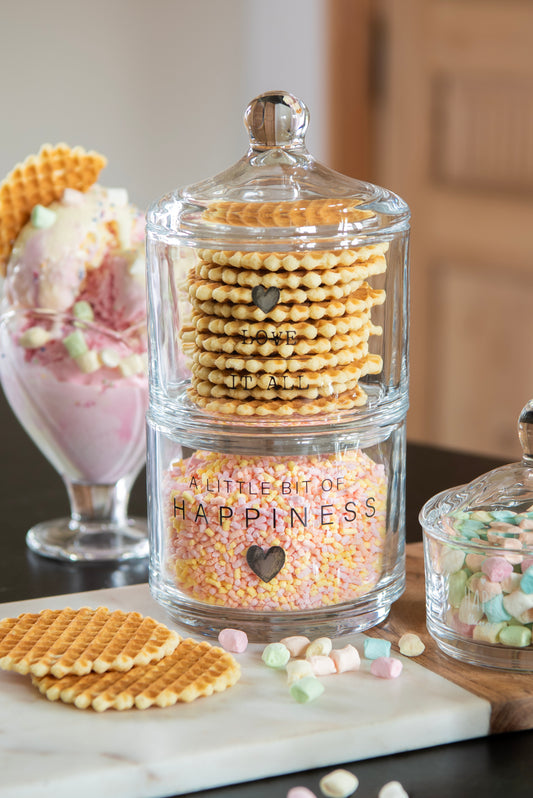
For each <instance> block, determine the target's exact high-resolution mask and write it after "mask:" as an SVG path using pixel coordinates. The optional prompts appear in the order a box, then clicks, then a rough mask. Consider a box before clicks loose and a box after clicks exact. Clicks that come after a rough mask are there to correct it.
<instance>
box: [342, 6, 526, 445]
mask: <svg viewBox="0 0 533 798" xmlns="http://www.w3.org/2000/svg"><path fill="white" fill-rule="evenodd" d="M328 8H329V10H330V15H331V17H330V23H331V24H330V41H331V48H330V50H331V81H332V83H333V87H334V88H333V91H332V97H334V98H335V99H334V107H332V128H331V152H332V159H333V161H334V166H335V167H336V168H338V169H340V170H342V171H346V168H347V169H348V171H349V172H350V173H351V174H353V175H354V176H359V177H363V178H366V179H371V180H373V181H375V182H377V183H381V184H382V185H386V186H387V187H388V188H391V189H392V190H393V191H396V192H397V193H398V194H400V195H401V196H403V197H404V199H406V200H407V202H408V203H409V205H410V206H411V209H412V214H413V220H412V226H413V227H412V254H411V265H412V273H411V410H410V412H409V416H408V435H409V437H410V438H411V439H412V440H418V441H427V442H433V443H437V444H441V445H445V446H450V447H453V448H461V449H468V450H471V451H478V452H484V453H488V454H497V455H502V456H503V457H506V458H509V459H514V458H516V457H517V456H518V455H519V452H520V448H519V446H518V441H517V436H516V420H517V416H518V413H519V412H520V409H521V408H522V406H523V405H524V404H525V403H526V401H527V400H528V399H530V398H533V354H532V343H533V47H532V39H533V2H528V1H527V0H524V1H522V0H490V2H488V1H487V2H482V1H481V0H402V2H398V0H377V2H375V1H373V0H353V1H352V2H351V1H350V0H331V2H330V4H329V5H328ZM343 23H344V24H343ZM350 37H352V42H353V41H355V42H356V46H355V47H352V48H350V45H349V43H350ZM347 73H349V74H350V78H349V79H348V78H346V75H347ZM343 76H344V80H343ZM341 83H342V86H341ZM341 90H342V94H343V96H344V102H343V103H342V104H341V103H340V93H341ZM339 109H340V112H339ZM358 128H359V129H358ZM354 148H355V149H357V150H358V153H359V154H358V155H355V154H354V155H350V150H351V149H354ZM356 170H358V171H356Z"/></svg>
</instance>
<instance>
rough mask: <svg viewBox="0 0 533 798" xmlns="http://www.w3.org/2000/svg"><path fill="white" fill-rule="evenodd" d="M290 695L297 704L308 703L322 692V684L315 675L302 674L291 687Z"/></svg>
mask: <svg viewBox="0 0 533 798" xmlns="http://www.w3.org/2000/svg"><path fill="white" fill-rule="evenodd" d="M290 692H291V695H292V697H293V698H294V699H295V700H296V701H298V703H299V704H308V703H309V701H314V700H315V698H318V697H319V696H320V695H322V693H323V692H324V685H323V684H322V682H320V681H319V680H318V679H317V678H316V677H315V676H304V677H303V678H302V679H298V681H297V682H294V684H293V685H292V687H291V691H290Z"/></svg>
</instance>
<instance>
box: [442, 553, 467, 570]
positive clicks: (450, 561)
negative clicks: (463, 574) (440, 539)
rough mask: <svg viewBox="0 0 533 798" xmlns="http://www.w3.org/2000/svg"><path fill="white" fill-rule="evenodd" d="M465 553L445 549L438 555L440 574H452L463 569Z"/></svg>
mask: <svg viewBox="0 0 533 798" xmlns="http://www.w3.org/2000/svg"><path fill="white" fill-rule="evenodd" d="M464 561H465V553H464V551H461V549H445V550H444V551H443V552H442V553H441V555H440V561H439V565H440V572H441V573H443V574H454V573H456V572H457V571H459V570H460V569H461V568H462V567H463V563H464Z"/></svg>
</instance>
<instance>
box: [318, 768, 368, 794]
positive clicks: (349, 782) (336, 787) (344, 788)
mask: <svg viewBox="0 0 533 798" xmlns="http://www.w3.org/2000/svg"><path fill="white" fill-rule="evenodd" d="M319 784H320V789H321V791H322V792H323V793H324V795H327V796H328V798H348V796H349V795H352V794H353V793H354V792H355V791H356V789H357V788H358V787H359V779H358V778H357V776H356V775H355V774H354V773H350V771H349V770H344V769H343V768H339V769H338V770H332V771H331V773H328V774H326V775H325V776H323V777H322V778H321V779H320V782H319Z"/></svg>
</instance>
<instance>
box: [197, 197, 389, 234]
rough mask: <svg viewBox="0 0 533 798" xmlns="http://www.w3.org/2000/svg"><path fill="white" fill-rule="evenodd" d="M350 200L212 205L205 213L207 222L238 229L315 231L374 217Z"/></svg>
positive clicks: (333, 199) (222, 201) (358, 203)
mask: <svg viewBox="0 0 533 798" xmlns="http://www.w3.org/2000/svg"><path fill="white" fill-rule="evenodd" d="M359 205H361V200H358V199H349V198H342V197H341V198H337V197H335V198H331V199H322V198H320V199H299V200H294V201H289V202H228V201H226V200H220V201H219V202H212V203H211V204H210V205H209V206H208V207H207V208H206V209H205V211H204V212H203V213H202V218H203V220H204V221H205V222H215V223H217V224H227V225H232V226H236V227H311V226H313V227H314V226H319V225H338V224H341V223H346V222H349V223H353V222H360V221H362V220H363V219H369V218H370V217H372V216H373V213H372V211H367V210H363V209H361V208H360V207H358V206H359Z"/></svg>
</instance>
